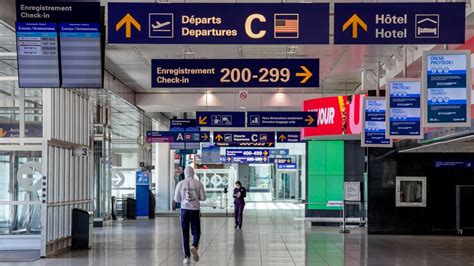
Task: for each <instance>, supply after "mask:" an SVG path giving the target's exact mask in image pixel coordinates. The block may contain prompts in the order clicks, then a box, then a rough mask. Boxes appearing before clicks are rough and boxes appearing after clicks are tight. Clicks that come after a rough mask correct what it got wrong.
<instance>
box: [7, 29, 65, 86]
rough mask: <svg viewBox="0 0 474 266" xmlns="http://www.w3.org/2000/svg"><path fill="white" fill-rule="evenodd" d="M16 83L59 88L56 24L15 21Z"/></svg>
mask: <svg viewBox="0 0 474 266" xmlns="http://www.w3.org/2000/svg"><path fill="white" fill-rule="evenodd" d="M16 36H17V51H18V85H19V87H20V88H59V87H60V86H61V85H60V78H59V58H58V55H59V48H58V33H57V24H56V23H53V22H47V23H40V22H17V23H16Z"/></svg>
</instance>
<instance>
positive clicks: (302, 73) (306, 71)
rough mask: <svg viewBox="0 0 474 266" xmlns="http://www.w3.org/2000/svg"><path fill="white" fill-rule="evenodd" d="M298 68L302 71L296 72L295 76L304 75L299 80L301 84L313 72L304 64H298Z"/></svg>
mask: <svg viewBox="0 0 474 266" xmlns="http://www.w3.org/2000/svg"><path fill="white" fill-rule="evenodd" d="M300 68H301V69H302V70H303V71H304V72H298V73H296V76H297V77H304V79H302V80H301V81H300V83H301V84H304V83H306V81H308V79H309V78H311V77H312V76H313V73H311V71H309V69H308V68H306V67H305V66H300Z"/></svg>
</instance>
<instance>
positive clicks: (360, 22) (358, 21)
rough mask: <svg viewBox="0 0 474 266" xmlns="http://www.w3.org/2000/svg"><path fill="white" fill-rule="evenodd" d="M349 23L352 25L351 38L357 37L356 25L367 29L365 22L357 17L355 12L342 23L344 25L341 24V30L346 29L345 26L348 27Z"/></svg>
mask: <svg viewBox="0 0 474 266" xmlns="http://www.w3.org/2000/svg"><path fill="white" fill-rule="evenodd" d="M351 25H352V39H357V37H358V36H357V29H358V27H357V26H360V27H361V28H362V29H363V30H365V31H367V24H365V22H364V21H363V20H362V19H361V18H359V16H357V14H354V15H352V17H351V18H350V19H348V20H347V21H346V23H344V25H342V31H346V30H347V28H349V26H351Z"/></svg>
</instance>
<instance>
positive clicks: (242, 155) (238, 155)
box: [226, 150, 270, 163]
mask: <svg viewBox="0 0 474 266" xmlns="http://www.w3.org/2000/svg"><path fill="white" fill-rule="evenodd" d="M269 156H270V152H269V151H268V150H226V161H227V162H232V163H269V162H270V159H269Z"/></svg>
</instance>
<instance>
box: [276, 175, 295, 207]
mask: <svg viewBox="0 0 474 266" xmlns="http://www.w3.org/2000/svg"><path fill="white" fill-rule="evenodd" d="M276 176H277V178H276V182H275V187H274V199H275V200H278V201H288V200H289V201H294V200H298V198H299V179H298V178H297V177H298V175H297V171H295V170H292V171H277V174H276Z"/></svg>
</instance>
